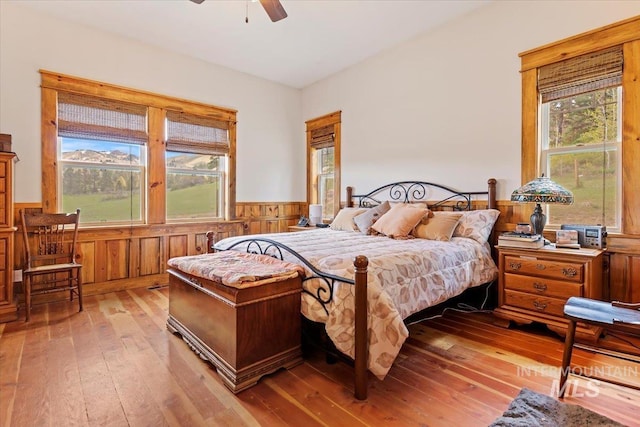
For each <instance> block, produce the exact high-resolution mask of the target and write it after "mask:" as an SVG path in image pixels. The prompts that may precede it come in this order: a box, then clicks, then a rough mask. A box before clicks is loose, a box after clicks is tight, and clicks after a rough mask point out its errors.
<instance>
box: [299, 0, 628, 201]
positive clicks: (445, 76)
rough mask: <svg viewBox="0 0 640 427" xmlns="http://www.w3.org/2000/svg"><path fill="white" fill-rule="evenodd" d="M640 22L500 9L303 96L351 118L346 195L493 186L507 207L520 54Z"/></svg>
mask: <svg viewBox="0 0 640 427" xmlns="http://www.w3.org/2000/svg"><path fill="white" fill-rule="evenodd" d="M638 14H640V1H591V0H589V1H506V0H498V1H496V2H493V3H491V4H489V5H487V6H485V7H482V8H480V9H477V10H475V11H473V12H471V13H470V14H468V15H466V16H464V17H462V18H459V19H457V20H455V21H452V22H450V23H448V24H447V25H445V26H442V27H440V28H438V29H436V30H434V31H431V32H428V33H425V34H423V35H421V36H419V37H417V38H415V39H413V40H411V41H409V42H407V43H405V44H403V45H402V46H400V47H396V48H394V49H391V50H389V51H387V52H384V53H382V54H379V55H377V56H376V57H373V58H370V59H368V60H366V61H364V62H362V63H360V64H357V65H355V66H353V67H350V68H348V69H346V70H344V71H342V72H340V73H337V74H335V75H333V76H331V77H329V78H327V79H325V80H322V81H320V82H318V83H315V84H313V85H311V86H309V87H307V88H305V89H303V91H302V106H303V116H304V119H305V120H308V119H309V118H312V117H316V116H320V115H322V114H325V113H329V112H332V111H336V110H342V185H343V186H345V185H354V186H355V187H356V191H357V190H362V191H364V190H369V189H372V188H375V187H374V186H376V185H381V184H385V183H388V182H392V181H397V180H403V179H422V180H426V181H433V182H437V183H448V184H450V185H452V186H453V187H455V188H457V189H460V190H483V189H484V188H486V186H485V184H484V183H485V182H486V180H487V178H489V177H494V178H497V179H498V198H499V199H508V198H509V196H510V194H511V192H512V191H513V190H514V189H516V188H517V187H519V186H520V184H521V182H520V139H521V138H520V135H521V127H520V125H521V105H520V102H521V82H520V74H519V69H520V58H519V57H518V53H520V52H523V51H526V50H530V49H533V48H536V47H539V46H542V45H544V44H547V43H551V42H554V41H557V40H560V39H563V38H566V37H570V36H573V35H575V34H579V33H582V32H585V31H589V30H592V29H595V28H598V27H601V26H604V25H608V24H611V23H614V22H617V21H620V20H623V19H626V18H630V17H632V16H635V15H638ZM635 60H638V58H635ZM343 194H344V193H343Z"/></svg>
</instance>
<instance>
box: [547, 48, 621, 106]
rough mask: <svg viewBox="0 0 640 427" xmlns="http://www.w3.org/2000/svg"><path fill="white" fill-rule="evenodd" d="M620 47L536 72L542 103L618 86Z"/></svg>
mask: <svg viewBox="0 0 640 427" xmlns="http://www.w3.org/2000/svg"><path fill="white" fill-rule="evenodd" d="M622 66H623V54H622V46H614V47H612V48H608V49H604V50H600V51H598V52H593V53H589V54H586V55H581V56H578V57H575V58H570V59H567V60H564V61H561V62H556V63H554V64H549V65H545V66H544V67H540V68H539V69H538V91H539V92H540V94H541V95H542V102H549V101H553V100H555V99H560V98H566V97H569V96H573V95H578V94H581V93H585V92H592V91H594V90H599V89H605V88H608V87H612V86H618V85H620V84H622Z"/></svg>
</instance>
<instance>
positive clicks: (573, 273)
mask: <svg viewBox="0 0 640 427" xmlns="http://www.w3.org/2000/svg"><path fill="white" fill-rule="evenodd" d="M562 274H564V275H565V276H567V277H575V276H576V275H577V274H578V270H576V269H575V268H573V267H565V268H563V269H562Z"/></svg>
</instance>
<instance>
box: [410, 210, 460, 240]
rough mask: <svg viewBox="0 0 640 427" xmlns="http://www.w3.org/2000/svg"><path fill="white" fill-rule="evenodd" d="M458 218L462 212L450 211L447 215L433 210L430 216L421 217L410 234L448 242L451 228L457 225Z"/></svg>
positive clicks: (451, 232)
mask: <svg viewBox="0 0 640 427" xmlns="http://www.w3.org/2000/svg"><path fill="white" fill-rule="evenodd" d="M460 218H462V213H453V212H452V213H450V214H448V215H441V212H434V213H433V215H432V216H431V217H430V218H428V219H422V221H421V222H420V223H419V224H418V225H416V228H414V229H413V231H412V232H411V234H413V235H414V236H415V237H419V238H421V239H429V240H441V241H445V242H448V241H449V240H451V235H452V234H453V230H455V228H456V226H457V225H458V222H459V221H460Z"/></svg>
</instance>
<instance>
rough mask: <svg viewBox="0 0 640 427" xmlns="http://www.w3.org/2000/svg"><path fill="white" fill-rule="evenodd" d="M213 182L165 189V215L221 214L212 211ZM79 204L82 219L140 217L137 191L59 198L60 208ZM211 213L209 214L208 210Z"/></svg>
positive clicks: (66, 209) (214, 206)
mask: <svg viewBox="0 0 640 427" xmlns="http://www.w3.org/2000/svg"><path fill="white" fill-rule="evenodd" d="M216 187H217V184H215V183H212V184H202V185H197V186H192V187H188V188H183V189H180V190H173V191H169V192H167V217H168V218H169V219H180V218H211V217H213V216H216V215H221V214H218V213H217V212H216V209H217V205H218V203H217V200H216V199H215V198H214V197H213V195H214V194H216ZM76 208H80V210H81V214H80V221H81V222H82V223H93V224H95V223H105V222H115V221H132V220H133V221H140V220H141V218H140V194H139V193H137V192H136V193H133V194H132V195H131V197H129V194H127V195H126V196H125V197H122V196H121V195H115V194H104V193H102V194H83V195H65V196H64V197H63V199H62V210H63V211H64V212H71V211H75V210H76ZM212 213H213V214H212Z"/></svg>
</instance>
